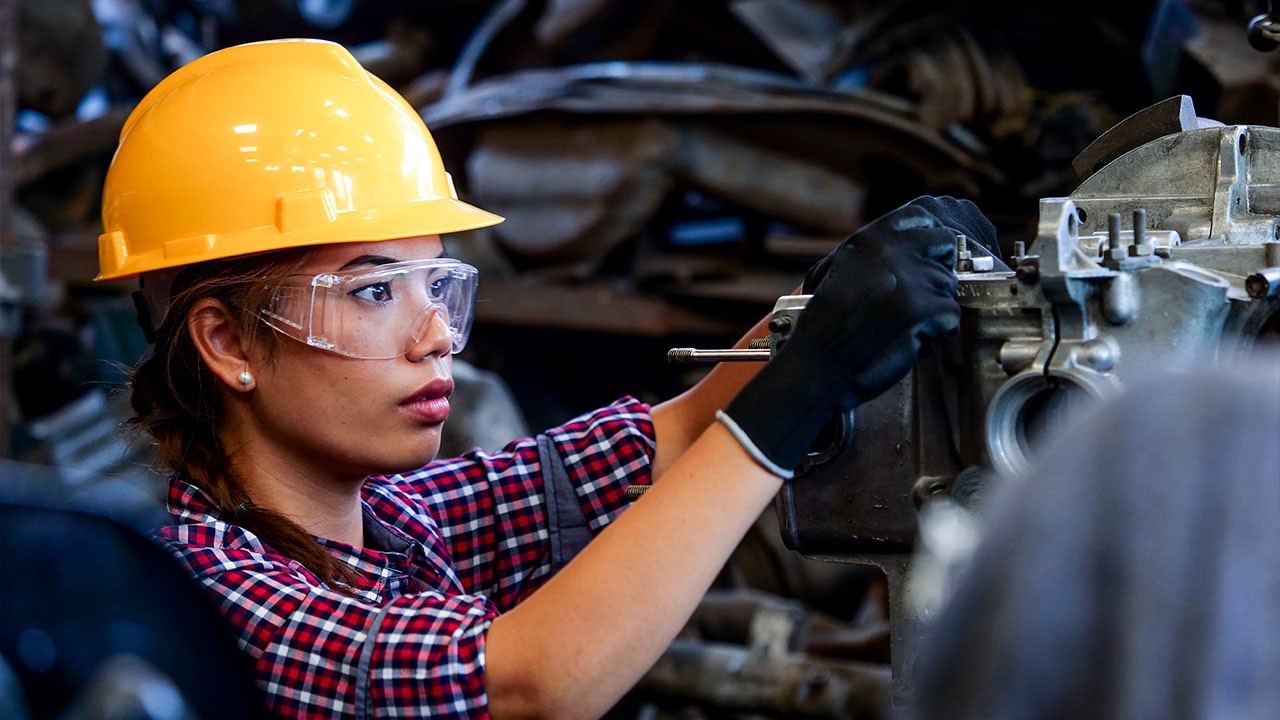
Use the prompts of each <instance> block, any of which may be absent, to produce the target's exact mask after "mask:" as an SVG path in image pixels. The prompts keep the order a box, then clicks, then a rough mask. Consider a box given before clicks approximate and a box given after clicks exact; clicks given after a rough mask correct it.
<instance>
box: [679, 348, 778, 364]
mask: <svg viewBox="0 0 1280 720" xmlns="http://www.w3.org/2000/svg"><path fill="white" fill-rule="evenodd" d="M770 354H771V353H770V351H769V350H698V349H696V348H671V349H670V350H668V351H667V362H669V363H701V362H765V361H767V360H768V359H769V356H770Z"/></svg>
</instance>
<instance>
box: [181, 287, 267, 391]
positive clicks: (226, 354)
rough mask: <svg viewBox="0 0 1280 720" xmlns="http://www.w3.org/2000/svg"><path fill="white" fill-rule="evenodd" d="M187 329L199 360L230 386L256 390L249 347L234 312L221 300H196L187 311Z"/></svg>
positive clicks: (244, 389)
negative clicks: (246, 345) (241, 333)
mask: <svg viewBox="0 0 1280 720" xmlns="http://www.w3.org/2000/svg"><path fill="white" fill-rule="evenodd" d="M187 332H188V333H190V334H191V340H192V342H194V343H195V346H196V351H197V352H199V353H200V359H202V360H204V364H205V365H206V366H208V368H209V369H210V370H211V371H213V374H214V375H215V376H216V377H217V378H218V379H219V380H221V381H222V382H223V383H225V384H226V385H227V387H228V388H230V389H231V390H235V391H240V392H245V391H248V390H252V389H253V386H254V379H253V368H252V367H250V357H249V352H248V348H246V347H245V346H244V342H243V338H242V337H241V335H240V331H239V330H238V329H237V328H236V323H235V320H234V318H232V316H231V311H229V310H228V309H227V306H226V305H223V304H222V301H221V300H215V299H214V298H208V297H206V298H200V299H199V300H197V301H196V302H195V305H193V306H192V307H191V310H190V311H189V312H188V313H187Z"/></svg>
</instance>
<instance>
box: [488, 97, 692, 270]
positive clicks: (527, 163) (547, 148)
mask: <svg viewBox="0 0 1280 720" xmlns="http://www.w3.org/2000/svg"><path fill="white" fill-rule="evenodd" d="M675 144H676V135H675V133H674V132H673V131H672V130H671V129H670V128H669V127H667V126H666V125H665V124H663V123H661V122H659V121H657V120H653V119H647V120H642V121H640V122H618V121H600V120H596V121H594V122H590V123H581V122H579V123H569V124H566V123H557V122H550V121H545V120H544V121H541V122H533V123H522V124H520V125H513V124H501V125H493V126H490V127H487V128H485V129H484V130H483V131H482V132H481V134H480V139H479V142H478V143H477V146H476V149H475V151H474V152H473V153H472V154H471V156H470V157H469V158H468V160H467V177H468V179H469V186H470V190H471V192H472V194H473V196H474V198H475V200H476V202H478V203H480V204H481V205H483V206H484V207H488V208H490V209H491V210H492V211H493V212H496V213H498V214H499V215H502V216H504V217H506V218H507V222H506V223H504V224H502V225H499V226H497V227H496V228H494V233H495V235H496V236H497V237H498V238H499V239H500V240H501V241H502V243H503V245H504V246H505V247H506V248H507V249H508V250H510V251H511V252H513V253H515V254H516V255H520V256H525V257H531V258H541V259H546V258H557V259H562V260H563V259H566V258H567V259H569V260H571V261H574V262H583V263H591V262H594V261H598V260H599V259H600V258H602V257H604V256H605V255H606V254H608V253H609V251H611V250H612V249H613V248H614V247H616V246H617V245H618V243H620V242H622V241H625V240H627V239H629V238H631V237H632V236H633V235H634V234H635V233H636V231H638V230H639V228H640V226H641V225H642V224H643V223H644V222H645V221H646V220H647V219H648V218H649V217H650V216H651V215H652V214H653V212H654V211H655V210H656V209H657V207H658V205H659V204H660V203H661V202H662V198H663V196H664V195H665V194H666V192H667V189H668V188H669V187H670V184H671V181H670V180H669V178H668V177H667V173H666V171H665V167H664V166H665V165H666V160H667V158H668V156H670V155H671V153H672V150H673V149H674V147H675Z"/></svg>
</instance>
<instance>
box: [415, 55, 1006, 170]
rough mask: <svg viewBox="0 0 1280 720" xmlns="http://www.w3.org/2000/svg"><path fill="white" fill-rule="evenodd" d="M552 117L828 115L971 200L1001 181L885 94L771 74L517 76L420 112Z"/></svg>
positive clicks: (707, 69)
mask: <svg viewBox="0 0 1280 720" xmlns="http://www.w3.org/2000/svg"><path fill="white" fill-rule="evenodd" d="M553 110H554V111H561V112H566V113H572V114H588V115H616V114H640V115H646V114H665V115H702V114H715V115H726V116H735V117H739V116H776V115H779V114H787V115H791V114H797V115H799V114H813V115H820V116H828V117H831V118H839V119H840V120H842V121H843V122H847V123H849V126H848V132H849V133H850V134H854V133H856V131H857V130H860V129H862V128H860V127H857V125H858V124H866V125H873V126H879V127H883V128H885V129H887V130H889V131H891V132H893V133H895V134H897V135H898V136H899V137H898V139H899V140H900V141H901V142H904V143H905V142H910V143H911V144H912V149H913V152H912V154H911V157H910V160H914V161H916V162H915V163H913V164H916V165H924V166H928V167H929V168H930V169H932V170H939V169H941V167H946V168H949V170H950V172H943V173H940V174H941V180H940V181H941V182H943V183H956V184H960V185H961V186H963V187H966V188H967V189H969V190H970V191H971V193H973V194H977V191H978V185H979V183H981V182H982V181H994V180H997V179H998V178H1000V177H1001V175H1000V173H999V172H998V171H997V170H996V169H995V168H994V167H992V166H991V165H990V164H988V163H986V162H984V161H983V160H982V159H981V158H979V157H976V156H975V155H974V154H973V153H972V151H970V150H967V149H965V148H961V147H960V146H958V145H957V144H956V143H955V142H953V141H951V140H949V139H948V138H946V137H944V136H942V135H941V134H939V133H937V132H936V131H934V130H931V129H929V128H927V127H925V126H923V125H921V124H920V123H919V122H917V121H916V120H915V119H913V117H912V112H911V106H910V105H909V104H907V103H904V102H902V101H900V100H897V99H895V98H892V97H890V96H888V95H884V94H880V93H875V92H869V91H859V92H833V91H828V90H818V89H814V88H811V87H809V86H807V85H805V84H803V83H800V82H797V81H796V80H794V79H791V78H788V77H786V76H784V75H779V74H776V73H770V72H762V71H758V70H753V69H750V68H740V67H732V66H725V65H715V64H707V63H651V62H627V63H623V62H613V63H589V64H585V65H576V66H571V67H567V68H554V69H537V70H523V71H519V72H514V73H510V74H507V75H503V76H500V77H495V78H490V79H487V80H484V81H482V82H479V83H476V84H475V85H472V86H470V87H469V88H468V89H467V90H466V92H465V93H461V94H457V95H446V97H445V98H444V99H442V100H441V101H440V102H439V103H436V104H435V105H432V106H430V107H427V108H424V109H423V113H422V115H423V119H424V120H425V121H426V123H427V126H428V127H430V128H432V130H433V131H434V132H436V133H437V134H440V135H445V134H447V133H448V130H449V129H450V128H452V127H455V126H458V125H462V124H466V123H477V122H482V121H492V120H499V119H508V118H513V117H516V116H521V115H525V114H529V113H533V112H542V111H553ZM839 139H843V138H839ZM836 140H838V139H834V138H833V139H832V141H833V142H834V141H836ZM880 150H881V152H885V153H886V154H892V153H891V152H890V151H887V150H886V149H884V148H881V149H880Z"/></svg>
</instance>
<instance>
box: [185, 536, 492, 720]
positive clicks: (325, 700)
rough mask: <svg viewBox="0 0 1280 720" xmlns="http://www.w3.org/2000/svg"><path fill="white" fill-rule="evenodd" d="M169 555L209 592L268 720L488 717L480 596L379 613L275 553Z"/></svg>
mask: <svg viewBox="0 0 1280 720" xmlns="http://www.w3.org/2000/svg"><path fill="white" fill-rule="evenodd" d="M169 547H170V550H171V551H172V552H174V553H175V554H176V555H177V556H178V558H179V559H180V560H181V561H182V562H183V563H184V564H186V566H187V568H188V570H189V571H191V572H192V573H194V574H195V576H196V578H197V579H198V580H199V581H200V582H201V583H202V584H203V585H204V586H205V587H206V588H207V589H209V590H211V591H212V592H213V594H214V597H215V600H216V602H217V604H218V606H219V609H220V610H221V611H222V614H223V615H224V616H225V617H226V618H227V619H228V620H230V622H231V624H232V626H233V628H234V630H235V633H236V635H237V641H238V643H239V645H240V647H241V648H242V649H243V650H245V651H247V652H248V653H249V654H250V655H251V656H252V657H253V659H254V661H255V672H256V677H257V681H258V685H259V687H260V688H261V689H262V690H263V691H264V692H265V694H266V698H267V704H268V710H269V711H270V712H271V714H272V715H273V716H279V717H287V718H304V717H305V718H314V717H339V716H341V717H355V718H369V717H375V716H376V717H415V718H416V717H432V718H476V717H488V704H487V696H486V693H485V663H484V650H485V636H486V633H487V632H488V629H489V625H490V623H491V622H492V621H493V619H494V618H495V617H496V609H495V608H494V607H493V606H492V604H491V603H489V602H488V601H487V600H486V599H485V598H483V597H479V596H471V595H456V596H447V595H442V594H440V593H434V592H427V593H421V594H416V595H406V596H402V597H399V598H396V599H395V600H392V601H391V602H389V603H387V604H386V605H382V606H378V605H375V604H371V603H367V602H364V601H362V600H359V599H357V598H354V597H349V596H347V595H344V594H342V593H339V592H335V591H333V590H329V589H327V588H325V587H323V586H321V585H319V583H317V582H316V581H315V580H314V579H312V578H310V576H309V575H308V574H306V573H305V571H304V570H300V569H298V568H297V567H295V566H294V565H293V564H292V563H290V562H289V561H287V560H286V559H284V558H280V557H277V556H273V555H268V554H263V553H258V552H254V551H249V550H238V549H225V548H214V547H192V546H175V545H174V544H172V543H170V544H169Z"/></svg>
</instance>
